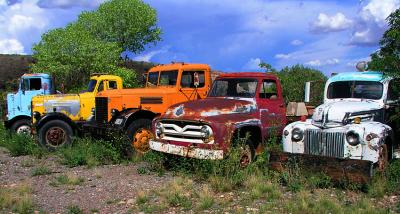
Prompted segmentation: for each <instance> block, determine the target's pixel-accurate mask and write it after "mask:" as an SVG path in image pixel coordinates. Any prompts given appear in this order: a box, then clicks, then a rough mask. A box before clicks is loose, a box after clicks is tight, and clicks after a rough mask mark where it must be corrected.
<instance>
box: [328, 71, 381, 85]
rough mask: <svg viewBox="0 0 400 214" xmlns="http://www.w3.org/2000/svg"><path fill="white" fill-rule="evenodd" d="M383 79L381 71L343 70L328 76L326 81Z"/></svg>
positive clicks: (378, 80)
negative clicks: (343, 71)
mask: <svg viewBox="0 0 400 214" xmlns="http://www.w3.org/2000/svg"><path fill="white" fill-rule="evenodd" d="M384 79H385V77H384V75H383V73H382V72H377V71H365V72H345V73H339V74H336V75H335V76H333V77H331V78H329V80H328V82H337V81H377V82H381V81H383V80H384Z"/></svg>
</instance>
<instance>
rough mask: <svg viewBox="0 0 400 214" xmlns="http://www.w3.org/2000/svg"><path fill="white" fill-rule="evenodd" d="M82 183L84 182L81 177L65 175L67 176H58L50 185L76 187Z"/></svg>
mask: <svg viewBox="0 0 400 214" xmlns="http://www.w3.org/2000/svg"><path fill="white" fill-rule="evenodd" d="M83 182H85V178H83V177H78V176H76V175H73V174H67V175H60V176H57V177H56V178H55V180H53V181H52V182H51V183H50V185H51V186H54V187H58V186H60V185H71V186H76V185H81V184H82V183H83Z"/></svg>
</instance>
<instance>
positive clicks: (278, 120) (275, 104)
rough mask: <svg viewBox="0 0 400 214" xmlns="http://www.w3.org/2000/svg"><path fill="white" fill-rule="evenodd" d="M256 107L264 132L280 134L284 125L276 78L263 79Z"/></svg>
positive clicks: (283, 113) (283, 109)
mask: <svg viewBox="0 0 400 214" xmlns="http://www.w3.org/2000/svg"><path fill="white" fill-rule="evenodd" d="M258 108H259V112H260V118H261V123H262V126H263V128H264V131H267V132H264V133H271V132H275V134H277V135H280V134H281V132H282V130H283V128H284V127H285V121H286V120H285V108H284V104H283V97H282V94H281V92H280V90H278V85H277V82H276V80H273V79H264V80H263V81H262V83H261V85H260V89H259V93H258Z"/></svg>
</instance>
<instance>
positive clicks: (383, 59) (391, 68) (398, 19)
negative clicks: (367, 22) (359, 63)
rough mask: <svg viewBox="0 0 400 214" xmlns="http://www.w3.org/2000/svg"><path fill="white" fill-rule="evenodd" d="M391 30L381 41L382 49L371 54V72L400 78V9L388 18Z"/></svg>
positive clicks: (369, 64) (369, 65) (369, 66)
mask: <svg viewBox="0 0 400 214" xmlns="http://www.w3.org/2000/svg"><path fill="white" fill-rule="evenodd" d="M387 21H388V24H389V29H388V30H387V31H386V32H385V33H384V34H383V37H382V39H381V40H380V42H379V44H380V46H381V47H380V49H379V50H378V51H376V52H375V53H373V54H371V62H369V63H368V68H369V70H377V71H383V72H385V73H386V74H388V75H393V76H400V9H397V10H395V11H394V12H393V13H392V14H390V16H389V17H388V18H387Z"/></svg>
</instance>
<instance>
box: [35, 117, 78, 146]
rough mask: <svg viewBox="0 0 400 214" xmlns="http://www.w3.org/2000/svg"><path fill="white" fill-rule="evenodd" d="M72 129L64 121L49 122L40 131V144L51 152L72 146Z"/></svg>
mask: <svg viewBox="0 0 400 214" xmlns="http://www.w3.org/2000/svg"><path fill="white" fill-rule="evenodd" d="M72 134H73V131H72V128H71V126H70V125H69V124H68V123H66V122H64V121H62V120H53V121H49V122H47V123H46V124H44V125H43V126H42V128H40V130H39V143H40V144H41V145H43V146H45V147H46V148H48V149H49V150H56V149H58V148H60V147H63V146H66V145H69V144H71V142H72V140H71V139H72Z"/></svg>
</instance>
